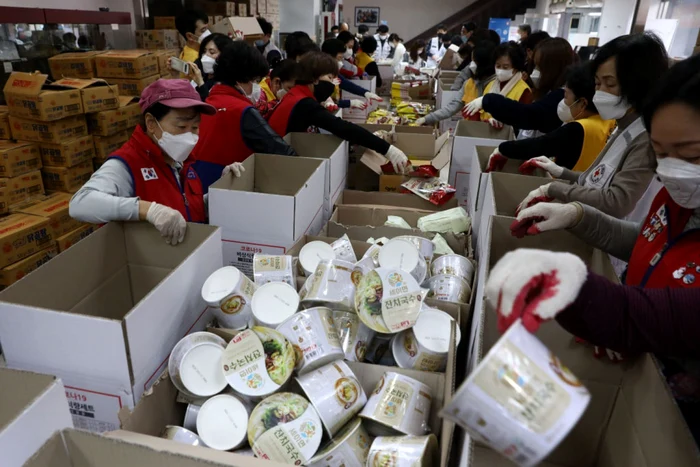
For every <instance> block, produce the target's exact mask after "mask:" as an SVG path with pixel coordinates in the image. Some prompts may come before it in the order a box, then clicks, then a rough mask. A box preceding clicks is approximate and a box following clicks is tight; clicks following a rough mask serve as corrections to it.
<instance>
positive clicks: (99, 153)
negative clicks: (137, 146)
mask: <svg viewBox="0 0 700 467" xmlns="http://www.w3.org/2000/svg"><path fill="white" fill-rule="evenodd" d="M131 133H132V132H131V131H130V130H124V131H119V132H117V133H114V134H113V135H112V136H98V135H96V136H93V139H94V140H95V159H96V160H98V161H100V162H104V161H105V160H107V158H108V157H109V156H111V155H112V153H113V152H114V151H116V150H117V149H119V148H120V147H122V146H123V145H124V143H126V142H127V141H129V138H130V137H131Z"/></svg>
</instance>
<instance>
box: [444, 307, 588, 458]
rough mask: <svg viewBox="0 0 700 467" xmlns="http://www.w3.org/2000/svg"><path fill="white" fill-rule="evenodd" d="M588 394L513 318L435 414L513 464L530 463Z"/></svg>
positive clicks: (572, 419)
mask: <svg viewBox="0 0 700 467" xmlns="http://www.w3.org/2000/svg"><path fill="white" fill-rule="evenodd" d="M590 399H591V396H590V393H589V392H588V390H587V389H586V388H585V387H584V386H583V384H582V383H581V382H580V381H579V380H578V378H576V376H574V375H573V374H572V373H571V372H570V371H569V369H568V368H566V367H565V366H564V365H563V364H562V363H561V361H560V360H559V359H558V358H557V357H556V356H555V355H554V354H552V353H551V352H550V351H549V349H547V347H545V345H544V344H542V342H540V341H539V340H538V339H537V337H535V336H533V335H532V334H530V333H529V332H528V331H527V330H526V329H525V327H524V326H523V325H522V323H521V321H520V320H518V321H516V322H515V323H514V324H513V325H512V326H511V327H510V329H509V330H508V331H507V332H506V333H505V334H504V335H503V336H502V337H501V338H500V339H499V340H498V342H496V344H495V345H494V346H493V348H492V349H491V350H490V351H489V353H488V354H487V355H486V357H484V359H483V360H482V361H481V362H480V363H479V365H478V366H477V367H476V369H475V370H474V371H473V372H472V373H471V375H470V376H469V377H468V378H467V380H466V381H465V382H464V383H463V384H462V386H461V387H460V388H459V390H458V391H457V393H456V394H455V395H454V397H453V398H452V401H451V402H450V403H449V404H448V405H447V406H445V408H443V409H442V412H441V415H442V416H443V417H445V418H447V419H449V420H452V421H453V422H455V423H456V424H458V425H460V426H462V427H463V428H464V429H465V430H466V431H468V432H469V433H470V434H471V435H472V436H473V437H474V438H475V439H476V440H477V441H480V442H482V443H485V444H486V445H488V446H490V447H491V448H492V449H493V450H495V451H497V452H500V453H501V454H503V455H504V456H505V457H507V458H509V459H510V460H511V461H513V462H515V463H516V464H518V465H523V466H534V465H537V464H539V463H540V461H542V459H544V458H545V457H546V456H547V455H549V453H550V452H552V450H553V449H554V448H556V447H557V445H558V444H559V443H560V442H561V441H562V440H563V439H564V437H566V435H567V434H568V433H569V431H571V429H572V428H573V427H574V426H575V425H576V423H578V420H579V419H580V418H581V416H582V415H583V412H584V411H585V410H586V407H587V406H588V403H589V402H590ZM514 446H515V447H516V448H515V449H514Z"/></svg>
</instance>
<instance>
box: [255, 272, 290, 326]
mask: <svg viewBox="0 0 700 467" xmlns="http://www.w3.org/2000/svg"><path fill="white" fill-rule="evenodd" d="M251 308H252V309H253V316H255V318H256V319H258V320H259V321H261V322H263V323H265V324H269V325H275V326H277V325H279V324H280V323H282V322H284V321H286V320H287V319H289V318H290V317H291V316H292V315H293V314H294V313H296V312H297V310H298V309H299V294H298V293H297V291H296V290H294V287H292V286H291V285H289V284H287V283H286V282H269V283H267V284H265V285H263V286H260V287H258V289H257V290H256V291H255V294H253V300H252V302H251Z"/></svg>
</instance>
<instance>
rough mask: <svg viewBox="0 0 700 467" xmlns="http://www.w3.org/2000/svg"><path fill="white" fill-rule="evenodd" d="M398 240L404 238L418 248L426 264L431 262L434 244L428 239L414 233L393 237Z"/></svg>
mask: <svg viewBox="0 0 700 467" xmlns="http://www.w3.org/2000/svg"><path fill="white" fill-rule="evenodd" d="M395 238H396V239H398V240H406V241H407V242H410V243H411V244H413V246H415V247H416V248H418V251H420V254H421V255H423V258H424V259H425V262H426V263H427V264H430V263H432V261H433V255H434V253H435V244H434V243H433V242H432V241H430V240H428V239H427V238H423V237H418V236H415V235H401V236H400V237H395Z"/></svg>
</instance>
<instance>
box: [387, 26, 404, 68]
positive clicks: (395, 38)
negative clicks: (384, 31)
mask: <svg viewBox="0 0 700 467" xmlns="http://www.w3.org/2000/svg"><path fill="white" fill-rule="evenodd" d="M389 43H390V44H391V46H392V47H393V48H394V58H392V59H391V67H392V68H393V70H394V74H396V75H402V74H403V69H404V66H403V65H402V63H403V61H404V55H406V47H405V46H404V45H403V44H402V43H401V38H400V37H399V35H398V34H396V33H394V34H391V35H390V36H389Z"/></svg>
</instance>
